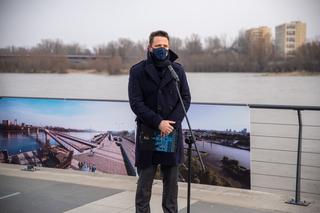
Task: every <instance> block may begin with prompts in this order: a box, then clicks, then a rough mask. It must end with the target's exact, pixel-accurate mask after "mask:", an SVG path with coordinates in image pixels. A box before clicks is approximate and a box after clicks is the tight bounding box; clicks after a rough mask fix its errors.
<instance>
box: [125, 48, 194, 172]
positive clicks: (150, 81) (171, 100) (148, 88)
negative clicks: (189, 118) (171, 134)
mask: <svg viewBox="0 0 320 213" xmlns="http://www.w3.org/2000/svg"><path fill="white" fill-rule="evenodd" d="M177 58H178V57H177V55H176V54H175V53H173V52H172V51H171V50H170V61H171V62H172V67H173V68H174V70H175V71H176V73H177V75H178V77H179V79H180V84H179V89H180V92H181V96H182V99H183V102H184V106H185V108H186V110H188V109H189V106H190V102H191V95H190V91H189V86H188V81H187V78H186V74H185V72H184V69H183V67H182V66H181V65H180V64H178V63H175V62H174V61H175V60H176V59H177ZM165 69H166V70H165V74H164V76H163V78H162V79H160V77H159V74H158V71H157V70H156V68H155V66H154V64H153V61H152V59H151V57H150V56H149V57H148V58H147V60H143V61H141V62H139V63H138V64H136V65H134V66H132V67H131V69H130V76H129V85H128V90H129V102H130V107H131V109H132V111H133V112H134V113H135V114H136V116H137V119H136V121H137V134H136V155H135V165H136V166H137V167H139V168H146V167H148V166H150V165H152V164H162V165H178V164H180V163H183V162H184V148H183V147H184V146H183V143H184V142H183V139H182V138H183V137H182V129H181V122H182V120H183V118H184V113H183V109H182V106H181V104H180V101H179V97H178V94H177V90H176V85H175V81H174V79H173V77H172V76H171V74H170V71H169V70H168V68H165ZM162 120H172V121H175V122H176V124H175V128H176V130H177V133H178V136H177V138H178V146H177V150H176V152H175V153H168V152H158V151H144V150H143V151H142V150H140V148H139V141H138V140H139V136H140V129H141V124H144V125H147V126H149V127H151V128H153V129H158V126H159V124H160V122H161V121H162Z"/></svg>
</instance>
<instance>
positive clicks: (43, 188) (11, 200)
mask: <svg viewBox="0 0 320 213" xmlns="http://www.w3.org/2000/svg"><path fill="white" fill-rule="evenodd" d="M24 168H25V166H21V165H11V164H0V212H2V213H10V212H32V213H37V212H47V213H49V212H68V213H85V212H86V213H87V212H90V213H98V212H107V213H133V212H135V209H134V197H135V189H136V182H137V178H136V177H133V176H120V175H109V174H105V173H87V172H81V171H74V170H65V169H51V168H38V169H39V170H36V171H33V172H32V171H24ZM161 192H162V183H161V181H160V180H155V182H154V186H153V192H152V199H151V210H152V211H151V212H152V213H160V212H162V209H161ZM191 195H192V200H191V204H192V205H191V212H197V213H272V212H273V213H274V212H277V213H284V212H288V213H319V212H320V201H319V200H316V199H312V198H308V201H311V204H310V205H309V206H307V207H302V206H295V205H288V204H286V203H285V201H286V200H287V199H288V197H287V196H283V195H279V194H272V193H266V192H258V191H253V190H243V189H235V188H227V187H218V186H208V185H199V184H192V191H191ZM186 196H187V184H186V183H179V213H184V212H187V209H186V203H187V200H186Z"/></svg>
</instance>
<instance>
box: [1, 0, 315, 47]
mask: <svg viewBox="0 0 320 213" xmlns="http://www.w3.org/2000/svg"><path fill="white" fill-rule="evenodd" d="M319 11H320V1H319V0H219V1H217V0H196V1H190V0H161V1H153V0H135V1H134V0H114V1H111V0H87V1H85V0H51V1H49V0H28V1H24V0H20V1H19V0H0V47H5V46H8V45H15V46H25V47H30V46H33V45H35V44H37V43H38V42H39V41H40V40H41V39H44V38H50V39H57V38H58V39H61V40H63V41H64V42H65V43H73V42H78V43H80V44H82V45H85V46H86V47H88V48H91V47H93V46H95V45H97V44H102V43H107V42H108V41H110V40H116V39H118V38H120V37H124V38H130V39H132V40H134V41H138V40H143V39H146V38H147V37H148V35H149V33H150V32H151V31H153V30H157V29H164V30H166V31H168V32H169V33H170V34H171V35H172V36H177V37H180V38H185V37H187V36H190V35H191V34H192V33H196V34H198V35H200V36H201V38H205V37H207V36H215V35H216V36H224V35H225V36H226V37H227V40H228V41H230V40H232V39H234V38H235V37H236V36H237V34H238V32H239V30H241V29H248V28H251V27H258V26H263V25H264V26H269V27H271V28H272V31H273V33H274V27H275V26H276V25H279V24H282V23H285V22H290V21H295V20H301V21H303V22H306V23H307V37H308V38H309V39H315V38H319V36H320V12H319Z"/></svg>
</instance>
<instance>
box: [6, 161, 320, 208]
mask: <svg viewBox="0 0 320 213" xmlns="http://www.w3.org/2000/svg"><path fill="white" fill-rule="evenodd" d="M25 167H26V166H21V165H13V164H0V175H5V176H14V177H20V178H31V179H39V180H50V181H57V182H65V183H73V184H80V185H87V186H95V187H102V188H112V189H119V190H123V191H129V192H134V191H135V190H136V182H137V178H136V177H132V176H120V175H111V174H104V173H87V172H81V171H74V170H62V169H52V168H43V167H41V168H39V170H37V171H34V172H30V171H23V170H22V169H23V168H25ZM152 193H153V194H154V195H157V196H158V195H161V193H162V183H161V180H155V182H154V186H153V191H152ZM191 196H192V200H194V201H200V202H206V203H214V204H225V205H229V206H230V205H231V206H238V207H244V208H250V209H256V210H269V211H276V212H292V213H299V212H305V213H318V212H320V201H319V200H308V201H311V204H310V205H309V206H308V207H302V206H295V205H288V204H286V203H284V202H285V201H286V200H288V199H289V197H286V196H283V195H278V194H273V193H267V192H259V191H253V190H244V189H235V188H228V187H219V186H211V185H200V184H192V189H191ZM186 197H187V184H186V183H179V198H183V199H185V198H186Z"/></svg>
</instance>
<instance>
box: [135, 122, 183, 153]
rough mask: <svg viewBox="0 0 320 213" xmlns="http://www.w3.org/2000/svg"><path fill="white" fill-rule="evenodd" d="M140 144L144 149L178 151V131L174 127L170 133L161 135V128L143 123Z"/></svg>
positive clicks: (141, 148)
mask: <svg viewBox="0 0 320 213" xmlns="http://www.w3.org/2000/svg"><path fill="white" fill-rule="evenodd" d="M139 145H140V150H142V151H158V152H176V150H177V131H176V129H174V130H173V131H172V132H171V133H170V134H169V135H166V136H161V134H160V131H159V130H155V129H152V128H150V127H148V126H146V125H144V124H141V126H140V135H139Z"/></svg>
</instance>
